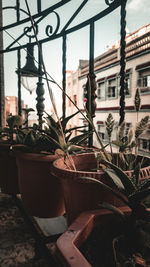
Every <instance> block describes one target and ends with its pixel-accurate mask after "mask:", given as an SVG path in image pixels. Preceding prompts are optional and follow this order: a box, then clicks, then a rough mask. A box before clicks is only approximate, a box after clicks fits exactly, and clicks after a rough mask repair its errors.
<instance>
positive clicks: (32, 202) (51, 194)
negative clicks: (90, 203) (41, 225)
mask: <svg viewBox="0 0 150 267" xmlns="http://www.w3.org/2000/svg"><path fill="white" fill-rule="evenodd" d="M56 158H57V157H56V156H54V155H42V154H32V153H16V159H17V166H18V176H19V188H20V193H21V198H22V203H23V206H24V208H25V209H26V211H27V212H28V213H29V214H30V215H31V216H36V217H40V218H51V217H57V216H61V215H63V214H64V212H65V207H64V198H63V191H62V187H61V183H60V181H59V180H58V179H56V177H54V176H53V175H52V174H51V165H52V162H53V160H55V159H56Z"/></svg>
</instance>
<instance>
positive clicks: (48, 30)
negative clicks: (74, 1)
mask: <svg viewBox="0 0 150 267" xmlns="http://www.w3.org/2000/svg"><path fill="white" fill-rule="evenodd" d="M52 13H54V14H55V15H56V18H57V25H56V28H55V30H54V32H53V26H52V25H47V26H46V29H45V33H46V35H47V36H48V37H50V36H52V35H55V34H56V33H57V32H58V30H59V27H60V17H59V15H58V13H57V12H56V11H53V12H51V14H52Z"/></svg>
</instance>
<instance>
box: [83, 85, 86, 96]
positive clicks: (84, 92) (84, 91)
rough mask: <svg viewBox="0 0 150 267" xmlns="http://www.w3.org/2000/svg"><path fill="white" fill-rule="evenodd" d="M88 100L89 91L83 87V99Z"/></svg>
mask: <svg viewBox="0 0 150 267" xmlns="http://www.w3.org/2000/svg"><path fill="white" fill-rule="evenodd" d="M85 98H87V90H86V86H85V85H83V99H85Z"/></svg>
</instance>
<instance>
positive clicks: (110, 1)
mask: <svg viewBox="0 0 150 267" xmlns="http://www.w3.org/2000/svg"><path fill="white" fill-rule="evenodd" d="M114 1H115V0H105V3H106V5H108V6H110V5H111V4H112V3H113V2H114Z"/></svg>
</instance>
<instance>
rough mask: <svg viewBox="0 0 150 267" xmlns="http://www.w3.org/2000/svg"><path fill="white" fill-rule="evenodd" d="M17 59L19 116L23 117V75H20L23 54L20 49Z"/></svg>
mask: <svg viewBox="0 0 150 267" xmlns="http://www.w3.org/2000/svg"><path fill="white" fill-rule="evenodd" d="M17 59H18V66H17V69H18V72H17V74H18V114H19V115H20V116H21V115H22V104H21V74H20V69H21V53H20V49H18V50H17Z"/></svg>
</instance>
